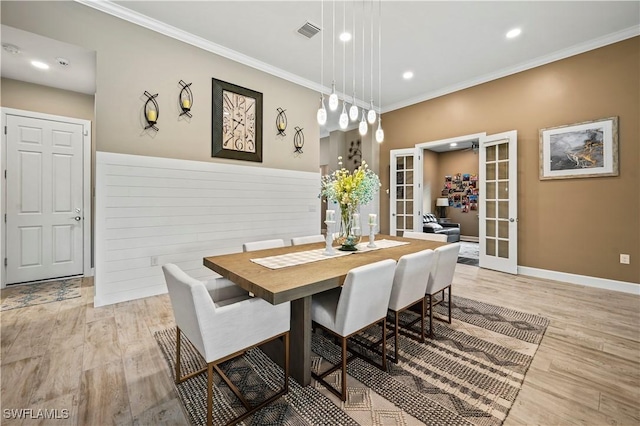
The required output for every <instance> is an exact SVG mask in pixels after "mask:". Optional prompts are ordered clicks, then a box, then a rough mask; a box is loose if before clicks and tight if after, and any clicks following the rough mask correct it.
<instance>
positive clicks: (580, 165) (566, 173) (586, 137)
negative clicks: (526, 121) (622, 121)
mask: <svg viewBox="0 0 640 426" xmlns="http://www.w3.org/2000/svg"><path fill="white" fill-rule="evenodd" d="M601 176H618V117H609V118H603V119H600V120H594V121H586V122H583V123H576V124H570V125H566V126H558V127H551V128H548V129H542V130H540V179H541V180H545V179H568V178H585V177H601Z"/></svg>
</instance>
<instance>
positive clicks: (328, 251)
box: [322, 220, 336, 256]
mask: <svg viewBox="0 0 640 426" xmlns="http://www.w3.org/2000/svg"><path fill="white" fill-rule="evenodd" d="M324 223H325V224H326V225H327V237H326V238H325V243H326V245H325V248H324V251H323V252H322V254H324V255H325V256H335V255H336V251H335V250H334V248H333V232H332V225H333V224H334V223H336V221H335V220H325V221H324Z"/></svg>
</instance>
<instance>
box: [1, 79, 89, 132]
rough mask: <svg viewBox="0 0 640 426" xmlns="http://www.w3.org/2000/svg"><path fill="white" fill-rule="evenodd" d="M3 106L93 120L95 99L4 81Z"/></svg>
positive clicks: (2, 88) (50, 88)
mask: <svg viewBox="0 0 640 426" xmlns="http://www.w3.org/2000/svg"><path fill="white" fill-rule="evenodd" d="M0 93H2V97H1V98H0V105H2V106H3V107H7V108H16V109H23V110H26V111H35V112H42V113H45V114H53V115H61V116H64V117H72V118H81V119H84V120H90V121H92V122H93V121H94V120H93V111H94V99H93V95H85V94H84V93H77V92H70V91H68V90H61V89H55V88H53V87H47V86H41V85H39V84H32V83H25V82H24V81H18V80H11V79H9V78H3V79H1V80H0Z"/></svg>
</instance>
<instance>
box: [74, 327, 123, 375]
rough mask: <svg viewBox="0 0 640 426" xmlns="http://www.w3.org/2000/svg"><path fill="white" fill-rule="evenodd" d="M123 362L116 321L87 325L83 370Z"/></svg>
mask: <svg viewBox="0 0 640 426" xmlns="http://www.w3.org/2000/svg"><path fill="white" fill-rule="evenodd" d="M115 361H121V351H120V343H119V342H118V332H117V328H116V321H115V319H114V318H113V317H108V318H103V319H100V320H96V321H93V322H90V323H88V324H87V331H86V339H85V344H84V357H83V363H82V364H83V370H90V369H92V368H95V367H98V366H101V365H104V364H107V363H110V362H115Z"/></svg>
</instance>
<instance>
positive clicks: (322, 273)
mask: <svg viewBox="0 0 640 426" xmlns="http://www.w3.org/2000/svg"><path fill="white" fill-rule="evenodd" d="M383 241H398V242H404V243H408V244H403V245H397V246H394V247H388V248H379V249H375V250H371V249H365V248H364V247H366V245H367V243H368V239H367V241H365V239H364V238H363V242H362V243H360V244H361V245H360V247H363V250H362V251H356V252H353V253H351V254H349V255H344V253H340V252H338V253H339V254H338V255H335V256H322V257H321V259H320V260H316V261H311V262H309V263H301V264H296V265H293V266H284V267H282V266H278V267H275V268H271V267H266V266H263V265H262V264H260V263H257V262H259V261H260V260H261V259H271V258H273V257H274V256H278V257H283V256H282V255H292V256H303V255H305V253H304V252H310V251H312V250H316V253H317V251H318V250H320V249H323V248H324V247H325V243H311V244H301V245H296V246H287V247H280V248H272V249H266V250H256V251H251V252H242V253H232V254H225V255H219V256H209V257H205V258H204V260H203V263H204V266H206V267H207V268H209V269H211V270H213V271H214V272H216V273H218V274H220V275H221V276H223V277H224V278H227V279H229V280H231V281H233V282H234V283H235V284H236V285H238V286H240V287H242V288H243V289H244V290H247V291H248V292H251V293H253V295H254V296H255V297H260V298H262V299H264V300H266V301H267V302H269V303H271V304H273V305H277V304H280V303H285V302H291V330H290V352H289V356H290V358H289V359H290V375H291V377H293V378H294V379H295V380H297V381H298V383H300V384H301V385H303V386H306V385H308V384H310V383H311V359H312V353H311V333H312V329H311V325H312V324H311V299H312V296H313V295H314V294H318V293H321V292H323V291H326V290H330V289H332V288H336V287H340V286H342V284H343V283H344V280H345V278H346V276H347V274H348V273H349V271H350V270H351V269H353V268H357V267H359V266H363V265H367V264H370V263H374V262H378V261H380V260H385V259H393V260H396V261H397V260H398V259H400V257H402V256H404V255H406V254H409V253H415V252H418V251H421V250H426V249H435V248H437V247H440V246H443V245H445V244H447V243H443V242H436V241H428V240H418V239H409V238H402V237H396V236H391V235H382V234H378V235H376V242H378V245H380V246H381V247H382V246H384V244H383ZM389 244H391V243H389ZM336 249H337V247H336ZM336 251H337V250H336ZM284 257H286V256H284ZM261 349H263V350H264V351H265V352H267V354H268V355H269V356H270V357H271V358H272V359H274V360H282V359H283V358H284V357H283V355H284V354H283V353H282V351H283V349H282V345H270V346H265V347H261Z"/></svg>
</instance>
